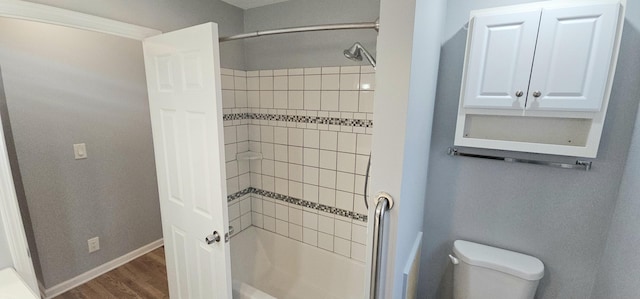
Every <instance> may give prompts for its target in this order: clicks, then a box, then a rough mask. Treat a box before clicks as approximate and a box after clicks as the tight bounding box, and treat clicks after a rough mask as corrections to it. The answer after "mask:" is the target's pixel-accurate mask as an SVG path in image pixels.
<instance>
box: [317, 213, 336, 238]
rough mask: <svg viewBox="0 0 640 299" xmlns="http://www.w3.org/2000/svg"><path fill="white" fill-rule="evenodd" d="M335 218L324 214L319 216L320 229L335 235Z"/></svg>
mask: <svg viewBox="0 0 640 299" xmlns="http://www.w3.org/2000/svg"><path fill="white" fill-rule="evenodd" d="M334 221H335V220H334V219H333V217H327V216H323V215H319V216H318V230H319V231H321V232H323V233H327V234H331V235H333V233H334V232H333V227H334Z"/></svg>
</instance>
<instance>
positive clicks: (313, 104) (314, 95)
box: [304, 90, 320, 110]
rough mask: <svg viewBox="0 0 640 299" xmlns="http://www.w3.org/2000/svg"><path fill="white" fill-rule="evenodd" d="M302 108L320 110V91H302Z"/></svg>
mask: <svg viewBox="0 0 640 299" xmlns="http://www.w3.org/2000/svg"><path fill="white" fill-rule="evenodd" d="M304 109H305V110H320V91H319V90H305V91H304Z"/></svg>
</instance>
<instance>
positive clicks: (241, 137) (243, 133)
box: [236, 125, 249, 142]
mask: <svg viewBox="0 0 640 299" xmlns="http://www.w3.org/2000/svg"><path fill="white" fill-rule="evenodd" d="M236 136H237V140H238V142H240V141H247V140H249V127H248V126H247V125H241V126H237V127H236Z"/></svg>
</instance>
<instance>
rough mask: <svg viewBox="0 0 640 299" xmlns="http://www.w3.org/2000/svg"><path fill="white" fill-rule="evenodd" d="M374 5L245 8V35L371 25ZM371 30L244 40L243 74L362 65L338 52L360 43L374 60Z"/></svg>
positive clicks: (375, 1)
mask: <svg viewBox="0 0 640 299" xmlns="http://www.w3.org/2000/svg"><path fill="white" fill-rule="evenodd" d="M379 11H380V1H379V0H350V1H343V0H295V1H287V2H281V3H277V4H273V5H267V6H262V7H257V8H253V9H248V10H246V11H245V14H244V30H245V32H252V31H256V30H265V29H274V28H282V27H294V26H305V25H317V24H328V23H351V22H372V21H373V20H375V19H376V18H378V16H379ZM376 36H377V34H376V32H375V31H374V30H341V31H330V32H313V33H311V32H306V33H294V34H286V35H281V36H271V37H258V38H254V39H247V40H245V62H246V67H247V70H259V69H280V68H298V67H314V66H336V65H354V64H366V62H364V63H356V62H352V61H350V60H348V59H345V58H344V55H343V54H342V51H343V50H344V49H345V48H347V47H350V46H351V45H352V44H353V43H354V42H356V41H360V43H362V45H364V46H365V48H367V50H369V51H370V52H371V53H372V54H373V56H374V57H375V53H376V52H375V51H376V49H375V48H376Z"/></svg>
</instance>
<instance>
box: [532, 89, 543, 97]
mask: <svg viewBox="0 0 640 299" xmlns="http://www.w3.org/2000/svg"><path fill="white" fill-rule="evenodd" d="M541 95H542V92H540V91H539V90H536V91H534V92H533V97H534V98H539V97H540V96H541Z"/></svg>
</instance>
